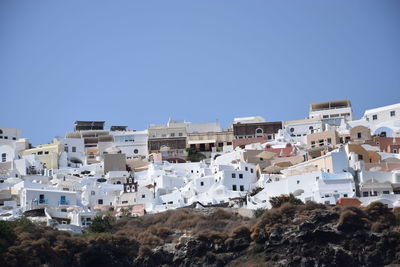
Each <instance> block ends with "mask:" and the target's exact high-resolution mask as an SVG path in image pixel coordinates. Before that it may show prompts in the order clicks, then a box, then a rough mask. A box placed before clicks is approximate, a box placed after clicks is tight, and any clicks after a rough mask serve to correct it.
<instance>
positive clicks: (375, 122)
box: [362, 103, 400, 137]
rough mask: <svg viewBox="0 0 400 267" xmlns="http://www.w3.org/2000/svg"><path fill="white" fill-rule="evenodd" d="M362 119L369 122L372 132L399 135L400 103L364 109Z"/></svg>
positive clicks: (391, 135) (392, 135)
mask: <svg viewBox="0 0 400 267" xmlns="http://www.w3.org/2000/svg"><path fill="white" fill-rule="evenodd" d="M362 119H363V120H366V121H367V122H368V123H369V128H370V129H371V133H372V134H376V135H379V134H384V135H385V136H386V137H400V103H399V104H394V105H389V106H384V107H380V108H374V109H369V110H366V111H365V113H364V116H363V117H362Z"/></svg>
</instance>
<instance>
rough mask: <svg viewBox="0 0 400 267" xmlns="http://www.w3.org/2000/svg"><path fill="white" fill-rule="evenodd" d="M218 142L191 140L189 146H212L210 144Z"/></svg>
mask: <svg viewBox="0 0 400 267" xmlns="http://www.w3.org/2000/svg"><path fill="white" fill-rule="evenodd" d="M216 142H217V141H216V140H215V139H209V140H189V141H188V144H189V145H197V144H210V143H216Z"/></svg>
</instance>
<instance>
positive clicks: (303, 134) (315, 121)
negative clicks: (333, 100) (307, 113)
mask: <svg viewBox="0 0 400 267" xmlns="http://www.w3.org/2000/svg"><path fill="white" fill-rule="evenodd" d="M283 130H284V131H285V140H286V141H290V142H294V143H296V142H300V143H302V144H307V135H308V134H312V133H316V132H321V131H323V123H322V120H320V119H319V118H310V119H304V120H294V121H285V122H284V123H283Z"/></svg>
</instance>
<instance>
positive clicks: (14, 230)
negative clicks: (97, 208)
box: [0, 203, 400, 267]
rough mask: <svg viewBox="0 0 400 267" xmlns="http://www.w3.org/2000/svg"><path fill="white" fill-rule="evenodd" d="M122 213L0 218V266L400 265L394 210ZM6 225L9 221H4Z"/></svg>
mask: <svg viewBox="0 0 400 267" xmlns="http://www.w3.org/2000/svg"><path fill="white" fill-rule="evenodd" d="M260 214H261V215H260V216H259V217H258V218H253V219H249V218H243V217H241V216H239V215H237V214H235V213H232V212H230V211H226V210H220V209H216V210H213V209H208V210H206V212H204V211H199V210H177V211H169V212H165V213H161V214H155V215H146V216H144V217H141V218H123V219H121V220H119V221H117V222H114V223H113V224H110V227H109V228H104V229H105V230H104V231H105V232H103V233H94V232H90V233H87V234H84V235H82V236H71V235H69V234H67V233H63V232H59V231H55V230H50V229H48V228H43V227H39V226H35V225H31V224H26V223H25V224H24V225H20V224H18V225H14V226H11V227H8V228H7V227H5V224H3V223H2V224H0V234H1V235H0V241H1V242H0V254H1V255H0V256H1V257H0V264H1V266H40V265H47V266H58V267H59V266H111V265H112V266H385V265H393V264H400V232H399V229H400V227H399V226H400V210H399V209H395V210H391V209H388V208H386V207H385V206H384V205H382V204H379V203H373V204H371V205H370V206H368V207H366V208H362V209H361V208H355V207H348V208H343V207H329V206H324V205H319V204H315V203H307V204H291V203H283V204H282V205H281V206H280V207H277V208H273V209H271V210H267V211H264V212H263V213H260ZM8 226H10V225H8Z"/></svg>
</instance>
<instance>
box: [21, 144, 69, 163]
mask: <svg viewBox="0 0 400 267" xmlns="http://www.w3.org/2000/svg"><path fill="white" fill-rule="evenodd" d="M63 151H64V145H62V144H60V143H59V142H58V140H57V139H56V138H55V139H53V142H52V143H51V144H45V145H39V146H37V147H34V148H31V149H26V150H24V151H22V152H21V156H27V155H37V156H38V158H39V160H40V162H42V163H43V164H44V167H45V168H47V169H58V159H59V157H60V154H61V152H63Z"/></svg>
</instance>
